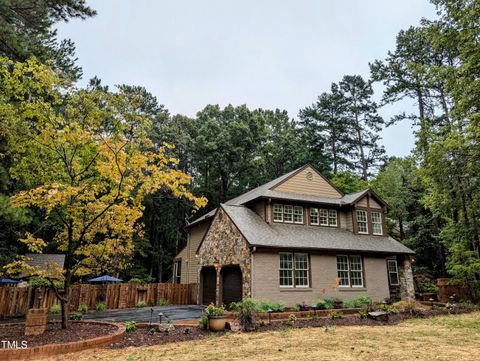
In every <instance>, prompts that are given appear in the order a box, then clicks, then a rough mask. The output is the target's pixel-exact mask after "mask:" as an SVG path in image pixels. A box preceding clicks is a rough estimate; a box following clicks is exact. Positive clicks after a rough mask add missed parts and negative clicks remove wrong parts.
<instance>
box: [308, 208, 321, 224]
mask: <svg viewBox="0 0 480 361" xmlns="http://www.w3.org/2000/svg"><path fill="white" fill-rule="evenodd" d="M313 210H315V211H317V214H316V217H317V222H316V223H314V222H312V211H313ZM310 225H312V226H319V225H320V213H319V211H318V208H310Z"/></svg>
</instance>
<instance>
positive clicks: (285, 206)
mask: <svg viewBox="0 0 480 361" xmlns="http://www.w3.org/2000/svg"><path fill="white" fill-rule="evenodd" d="M287 207H290V208H291V209H292V213H289V214H291V215H292V220H291V221H287V220H285V209H286V208H287ZM294 219H295V218H294V217H293V206H291V205H289V204H286V205H284V206H283V223H293V220H294Z"/></svg>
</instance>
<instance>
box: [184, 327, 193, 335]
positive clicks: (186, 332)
mask: <svg viewBox="0 0 480 361" xmlns="http://www.w3.org/2000/svg"><path fill="white" fill-rule="evenodd" d="M191 331H192V330H190V328H188V327H187V328H185V329H184V330H183V333H184V334H185V335H188V334H190V332H191Z"/></svg>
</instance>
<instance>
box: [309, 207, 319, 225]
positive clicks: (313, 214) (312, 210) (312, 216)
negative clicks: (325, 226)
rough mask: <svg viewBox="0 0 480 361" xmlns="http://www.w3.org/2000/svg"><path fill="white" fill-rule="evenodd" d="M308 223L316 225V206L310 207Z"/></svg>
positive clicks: (317, 223)
mask: <svg viewBox="0 0 480 361" xmlns="http://www.w3.org/2000/svg"><path fill="white" fill-rule="evenodd" d="M310 224H313V225H314V226H318V225H319V222H318V208H310Z"/></svg>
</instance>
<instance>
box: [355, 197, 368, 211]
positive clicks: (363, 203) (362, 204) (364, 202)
mask: <svg viewBox="0 0 480 361" xmlns="http://www.w3.org/2000/svg"><path fill="white" fill-rule="evenodd" d="M367 197H368V196H365V197H363V198H362V199H360V200H359V201H358V202H357V206H358V207H365V208H366V207H368V201H367Z"/></svg>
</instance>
